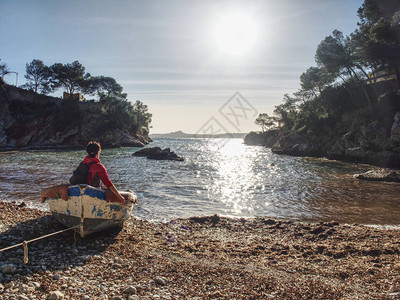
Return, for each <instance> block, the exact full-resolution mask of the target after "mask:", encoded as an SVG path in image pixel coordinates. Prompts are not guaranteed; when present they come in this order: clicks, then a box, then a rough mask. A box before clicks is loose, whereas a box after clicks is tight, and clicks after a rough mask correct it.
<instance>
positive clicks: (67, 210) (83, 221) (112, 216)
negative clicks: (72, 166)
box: [42, 184, 137, 237]
mask: <svg viewBox="0 0 400 300" xmlns="http://www.w3.org/2000/svg"><path fill="white" fill-rule="evenodd" d="M67 188H68V197H65V196H63V197H61V196H62V192H61V191H62V190H64V191H65V192H64V194H66V189H67ZM57 189H58V192H57ZM46 192H47V194H46ZM54 193H55V194H56V195H57V196H56V197H57V198H55V197H54ZM121 194H122V195H123V196H124V198H125V203H124V204H121V203H119V202H111V201H112V200H113V199H112V193H111V191H106V190H103V189H100V188H96V187H92V186H90V185H86V184H82V185H71V186H66V185H64V186H58V187H52V188H49V189H46V190H43V191H42V201H44V200H43V199H46V198H48V199H47V201H48V203H49V208H50V211H51V212H52V214H53V216H54V218H56V219H57V220H58V221H59V222H61V223H62V224H64V225H65V226H67V227H76V229H75V231H77V232H78V233H79V234H80V236H81V237H85V236H87V235H89V234H91V233H94V232H98V231H101V230H104V229H108V228H110V227H115V226H122V225H123V223H124V221H125V220H127V219H128V218H129V217H130V216H131V212H132V209H133V205H134V204H135V203H136V202H137V197H136V195H135V193H133V192H131V191H129V192H121ZM52 195H53V197H52ZM63 198H64V199H63ZM65 198H67V199H68V200H65ZM107 200H109V201H107ZM110 200H111V201H110Z"/></svg>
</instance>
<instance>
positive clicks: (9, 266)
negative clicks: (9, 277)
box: [1, 264, 17, 274]
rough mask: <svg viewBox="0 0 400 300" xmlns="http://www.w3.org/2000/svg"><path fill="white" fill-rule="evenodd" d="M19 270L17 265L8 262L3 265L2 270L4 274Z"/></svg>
mask: <svg viewBox="0 0 400 300" xmlns="http://www.w3.org/2000/svg"><path fill="white" fill-rule="evenodd" d="M15 271H17V267H16V266H15V265H13V264H6V265H2V266H1V272H2V273H3V274H14V273H15Z"/></svg>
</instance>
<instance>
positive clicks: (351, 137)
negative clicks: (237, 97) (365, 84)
mask: <svg viewBox="0 0 400 300" xmlns="http://www.w3.org/2000/svg"><path fill="white" fill-rule="evenodd" d="M347 119H348V120H347ZM347 119H346V120H342V121H343V123H342V122H339V123H338V124H336V125H334V126H332V128H331V129H330V132H325V133H323V132H321V133H320V134H319V135H318V136H317V135H311V134H309V135H307V134H302V133H299V132H291V131H289V132H288V131H284V130H281V131H277V130H271V131H268V132H264V133H255V132H251V133H249V134H248V135H247V136H246V137H245V139H244V142H245V144H248V145H262V146H266V147H270V148H271V150H272V152H274V153H277V154H286V155H293V156H314V157H327V158H330V159H338V160H343V161H352V162H362V163H368V164H373V165H377V166H382V167H390V168H400V111H399V112H397V113H396V114H395V115H394V119H393V120H391V121H390V122H389V123H390V124H391V126H390V128H389V129H388V128H387V127H388V126H387V125H386V126H385V124H383V122H380V121H378V120H376V121H373V122H370V123H369V124H359V123H360V121H359V120H357V116H353V118H351V117H350V116H347Z"/></svg>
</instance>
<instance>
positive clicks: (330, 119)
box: [256, 0, 400, 136]
mask: <svg viewBox="0 0 400 300" xmlns="http://www.w3.org/2000/svg"><path fill="white" fill-rule="evenodd" d="M358 16H359V18H360V22H359V23H358V25H359V27H358V28H357V29H356V30H355V31H354V32H353V33H352V34H350V36H346V37H345V36H344V35H343V33H342V32H340V31H338V30H334V31H333V32H332V34H331V35H329V36H327V37H326V38H325V39H324V40H322V41H321V43H320V44H319V45H318V47H317V49H316V53H315V61H316V63H317V66H313V67H310V68H308V69H307V70H306V71H305V72H304V73H303V74H301V76H300V83H301V88H300V90H299V91H298V92H296V93H294V94H293V96H289V95H285V96H284V99H283V103H282V104H280V105H278V106H276V107H275V110H274V116H273V117H269V116H268V115H266V114H260V116H259V117H258V118H257V120H256V124H258V125H260V126H261V128H262V130H263V131H264V130H265V129H266V127H271V126H275V127H277V128H280V129H282V130H287V131H293V132H298V133H303V134H306V135H314V136H318V135H319V136H320V135H323V134H332V133H334V130H335V124H338V123H340V122H341V121H342V118H343V116H344V115H346V114H347V115H352V114H353V115H357V118H358V120H357V121H358V122H361V123H367V122H371V121H374V120H380V121H381V122H382V124H384V125H385V126H386V127H389V126H391V124H392V123H393V117H394V114H395V113H396V111H398V110H400V92H399V91H400V1H398V0H396V1H393V0H365V1H364V3H363V5H362V7H361V8H360V9H359V10H358ZM271 122H272V123H273V125H272V124H271Z"/></svg>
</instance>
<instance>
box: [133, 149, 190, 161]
mask: <svg viewBox="0 0 400 300" xmlns="http://www.w3.org/2000/svg"><path fill="white" fill-rule="evenodd" d="M132 155H133V156H144V157H147V158H148V159H157V160H176V161H183V160H184V159H183V158H182V157H180V156H178V155H177V154H176V153H175V152H172V151H171V149H170V148H165V149H161V148H160V147H151V148H144V149H140V150H138V151H136V152H134V153H133V154H132Z"/></svg>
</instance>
